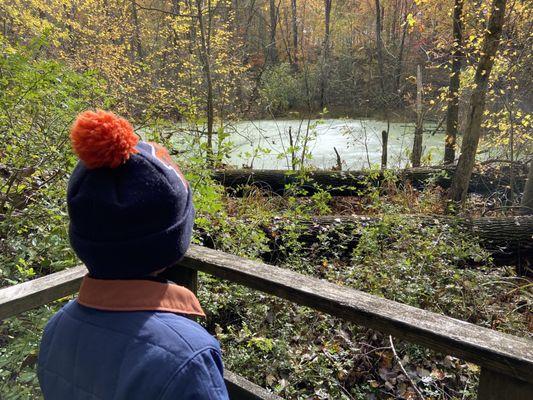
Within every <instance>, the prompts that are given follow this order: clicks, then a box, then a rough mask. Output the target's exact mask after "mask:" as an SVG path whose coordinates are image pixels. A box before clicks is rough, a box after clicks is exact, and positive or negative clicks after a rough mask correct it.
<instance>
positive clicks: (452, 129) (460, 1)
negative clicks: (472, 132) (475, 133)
mask: <svg viewBox="0 0 533 400" xmlns="http://www.w3.org/2000/svg"><path fill="white" fill-rule="evenodd" d="M463 5H464V0H455V4H454V8H453V43H452V52H451V53H452V65H451V68H452V70H451V74H450V85H449V88H448V109H447V110H446V139H445V144H444V164H453V162H454V161H455V146H456V145H457V130H458V126H459V87H460V85H461V65H462V59H463V50H462V47H463V23H462V17H463Z"/></svg>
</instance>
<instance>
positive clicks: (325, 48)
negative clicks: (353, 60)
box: [320, 0, 333, 109]
mask: <svg viewBox="0 0 533 400" xmlns="http://www.w3.org/2000/svg"><path fill="white" fill-rule="evenodd" d="M332 1H333V0H324V41H323V44H322V70H321V74H320V75H321V76H320V108H321V109H322V108H323V107H324V106H325V105H326V88H327V81H328V77H329V55H330V19H331V3H332Z"/></svg>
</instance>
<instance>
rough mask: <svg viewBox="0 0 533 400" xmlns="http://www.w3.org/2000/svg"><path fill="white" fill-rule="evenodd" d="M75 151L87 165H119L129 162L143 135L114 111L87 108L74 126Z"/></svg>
mask: <svg viewBox="0 0 533 400" xmlns="http://www.w3.org/2000/svg"><path fill="white" fill-rule="evenodd" d="M70 140H71V141H72V147H73V148H74V151H75V152H76V154H77V155H78V157H79V158H80V160H82V161H83V162H84V163H85V165H86V166H87V168H90V169H92V168H100V167H109V168H116V167H118V166H119V165H121V164H123V163H125V162H126V161H127V160H128V159H129V158H130V155H131V154H134V153H138V151H137V150H136V149H135V146H136V145H137V142H138V141H139V138H138V137H137V136H136V135H135V133H134V132H133V127H132V126H131V124H130V123H129V122H128V121H126V120H125V119H124V118H120V117H119V116H117V115H115V114H113V113H112V112H107V111H102V110H97V111H96V112H94V111H85V112H82V113H81V114H80V115H78V118H76V121H74V124H72V128H71V129H70Z"/></svg>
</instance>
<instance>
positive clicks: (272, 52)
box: [267, 0, 279, 65]
mask: <svg viewBox="0 0 533 400" xmlns="http://www.w3.org/2000/svg"><path fill="white" fill-rule="evenodd" d="M269 13H270V26H269V28H270V37H269V40H270V41H269V43H268V46H267V54H268V61H269V62H270V64H271V65H274V64H276V63H277V62H278V48H277V42H276V28H277V26H278V17H279V5H276V0H269Z"/></svg>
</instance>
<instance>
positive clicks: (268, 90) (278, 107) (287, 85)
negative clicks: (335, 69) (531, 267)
mask: <svg viewBox="0 0 533 400" xmlns="http://www.w3.org/2000/svg"><path fill="white" fill-rule="evenodd" d="M318 73H319V72H318V70H317V68H316V67H306V68H305V70H303V71H299V72H294V71H293V69H292V67H291V65H290V64H288V63H281V64H277V65H275V66H272V67H270V68H268V69H266V70H265V72H263V74H262V76H261V86H260V94H261V100H262V104H263V105H264V106H265V107H266V109H267V110H268V111H269V113H270V114H274V115H277V114H283V113H286V112H287V111H289V110H303V109H305V110H307V109H308V108H309V106H310V104H311V103H312V102H314V101H315V100H316V99H315V98H314V97H315V96H316V93H315V91H316V87H317V82H318Z"/></svg>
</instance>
